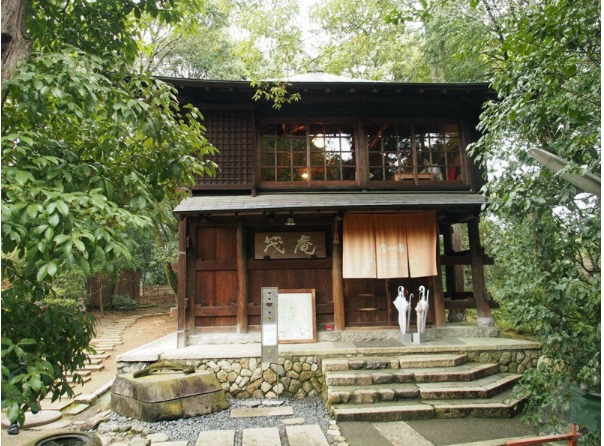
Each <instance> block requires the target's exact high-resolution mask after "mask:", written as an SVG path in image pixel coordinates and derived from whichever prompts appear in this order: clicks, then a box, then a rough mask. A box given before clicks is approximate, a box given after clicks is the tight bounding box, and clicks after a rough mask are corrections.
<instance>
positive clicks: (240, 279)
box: [237, 220, 248, 333]
mask: <svg viewBox="0 0 604 446" xmlns="http://www.w3.org/2000/svg"><path fill="white" fill-rule="evenodd" d="M245 239H246V231H245V224H244V223H243V221H241V220H240V221H238V222H237V333H247V288H248V286H247V249H246V240H245Z"/></svg>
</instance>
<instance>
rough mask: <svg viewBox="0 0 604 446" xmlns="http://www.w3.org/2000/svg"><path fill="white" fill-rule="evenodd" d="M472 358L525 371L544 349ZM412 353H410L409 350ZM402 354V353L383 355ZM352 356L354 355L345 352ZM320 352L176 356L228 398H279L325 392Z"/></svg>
mask: <svg viewBox="0 0 604 446" xmlns="http://www.w3.org/2000/svg"><path fill="white" fill-rule="evenodd" d="M459 353H466V354H467V355H468V359H469V360H470V361H476V362H482V363H496V364H499V372H501V373H505V372H511V373H522V372H524V371H525V370H527V369H530V368H534V367H536V366H537V361H538V359H539V356H540V354H541V353H540V350H536V349H535V350H493V351H469V352H464V351H460V352H459ZM406 354H409V353H406ZM379 356H400V355H392V354H391V355H379ZM343 357H352V355H343ZM321 359H322V358H321V357H320V356H295V357H285V358H283V357H282V358H279V361H278V363H277V364H271V365H270V367H268V368H263V367H262V363H261V361H260V359H259V358H237V359H201V360H174V361H173V362H178V363H182V364H187V365H194V366H195V367H196V368H197V369H199V370H209V371H212V372H214V374H215V375H216V378H217V379H218V381H219V382H220V385H221V386H222V388H223V389H224V391H225V393H226V396H227V397H228V398H277V397H293V398H305V397H307V396H316V395H321V393H322V391H323V390H324V385H323V384H324V382H325V379H324V376H323V372H322V370H321ZM150 364H152V362H119V363H118V373H128V372H133V371H136V370H142V369H144V368H145V367H147V366H148V365H150Z"/></svg>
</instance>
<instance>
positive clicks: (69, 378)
mask: <svg viewBox="0 0 604 446" xmlns="http://www.w3.org/2000/svg"><path fill="white" fill-rule="evenodd" d="M88 373H90V372H88ZM78 374H79V373H78ZM65 379H67V382H69V383H73V382H75V381H73V376H72V375H70V376H66V377H65ZM91 379H92V377H91V376H90V375H86V376H82V383H87V382H88V381H90V380H91Z"/></svg>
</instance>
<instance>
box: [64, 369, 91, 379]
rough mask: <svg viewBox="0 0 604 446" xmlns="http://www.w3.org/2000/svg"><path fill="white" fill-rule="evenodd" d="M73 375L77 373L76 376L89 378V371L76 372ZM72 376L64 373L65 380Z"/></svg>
mask: <svg viewBox="0 0 604 446" xmlns="http://www.w3.org/2000/svg"><path fill="white" fill-rule="evenodd" d="M75 373H77V374H78V375H80V376H82V377H84V376H90V371H89V370H78V371H76V372H75ZM72 376H73V374H72V373H66V374H65V377H67V378H71V377H72Z"/></svg>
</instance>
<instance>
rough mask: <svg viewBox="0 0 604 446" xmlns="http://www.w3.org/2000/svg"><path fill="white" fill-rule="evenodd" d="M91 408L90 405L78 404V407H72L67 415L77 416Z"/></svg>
mask: <svg viewBox="0 0 604 446" xmlns="http://www.w3.org/2000/svg"><path fill="white" fill-rule="evenodd" d="M89 407H90V406H89V405H88V404H78V405H76V406H74V407H72V408H71V409H69V410H68V411H67V412H66V413H67V415H77V414H79V413H82V412H84V411H85V410H86V409H88V408H89Z"/></svg>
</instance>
